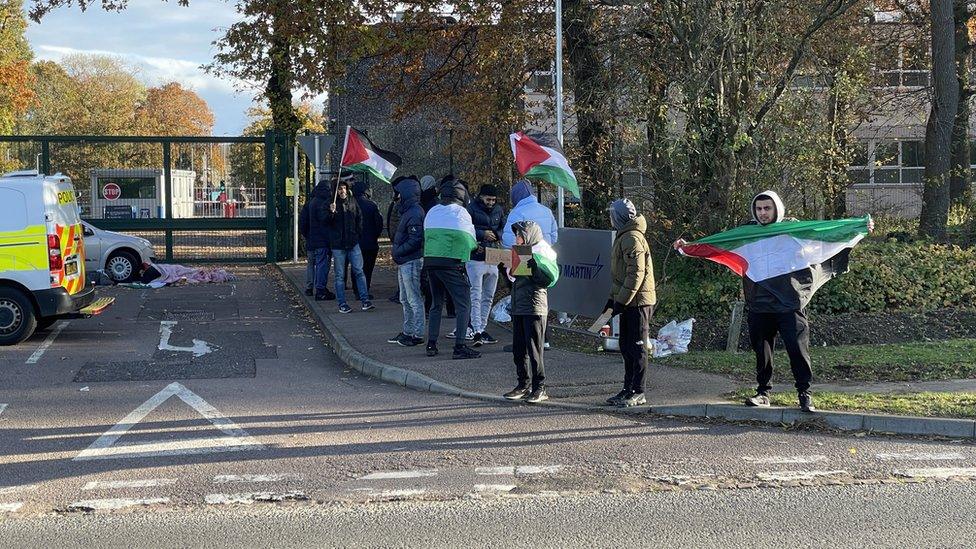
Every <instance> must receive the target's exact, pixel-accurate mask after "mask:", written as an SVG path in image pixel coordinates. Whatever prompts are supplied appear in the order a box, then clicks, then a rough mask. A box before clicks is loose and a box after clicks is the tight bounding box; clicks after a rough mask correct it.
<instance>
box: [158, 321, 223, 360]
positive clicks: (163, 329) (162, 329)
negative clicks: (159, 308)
mask: <svg viewBox="0 0 976 549" xmlns="http://www.w3.org/2000/svg"><path fill="white" fill-rule="evenodd" d="M173 326H176V321H175V320H163V321H160V323H159V350H160V351H177V352H183V353H193V356H194V357H195V358H199V357H201V356H203V355H205V354H208V353H212V352H214V351H216V350H217V349H218V348H219V347H217V346H216V345H213V344H210V343H207V342H206V341H201V340H199V339H194V340H193V347H177V346H175V345H170V344H169V338H170V337H172V335H173Z"/></svg>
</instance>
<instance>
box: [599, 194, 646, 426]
mask: <svg viewBox="0 0 976 549" xmlns="http://www.w3.org/2000/svg"><path fill="white" fill-rule="evenodd" d="M610 224H611V225H613V228H614V230H616V231H617V234H616V236H615V237H614V239H613V247H612V248H611V251H610V299H608V300H607V304H606V306H605V308H604V310H610V311H612V312H613V314H614V315H620V339H619V341H620V354H621V356H622V357H623V359H624V388H623V390H622V391H620V392H619V393H617V394H616V395H614V396H612V397H610V398H608V399H607V404H609V405H611V406H622V407H629V406H640V405H642V404H646V403H647V398H646V397H645V396H644V376H645V374H646V372H647V335H648V334H647V332H648V325H649V324H650V321H651V316H652V315H653V314H654V305H655V304H656V303H657V295H656V293H655V288H654V264H653V263H652V262H651V247H650V246H649V245H648V243H647V238H646V237H645V236H644V232H645V231H647V222H646V221H645V220H644V216H643V215H639V214H638V213H637V208H636V207H634V204H633V202H631V201H630V200H628V199H626V198H621V199H619V200H615V201H614V202H613V203H612V204H611V205H610Z"/></svg>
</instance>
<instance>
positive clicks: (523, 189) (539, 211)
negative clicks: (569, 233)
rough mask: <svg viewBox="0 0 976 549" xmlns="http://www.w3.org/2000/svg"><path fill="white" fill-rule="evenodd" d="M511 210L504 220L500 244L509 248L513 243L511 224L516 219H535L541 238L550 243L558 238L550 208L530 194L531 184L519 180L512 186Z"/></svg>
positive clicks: (557, 230)
mask: <svg viewBox="0 0 976 549" xmlns="http://www.w3.org/2000/svg"><path fill="white" fill-rule="evenodd" d="M511 198H512V205H513V206H512V211H510V212H508V218H507V219H506V220H505V230H504V231H503V233H502V246H504V247H506V248H511V247H512V246H514V245H515V234H514V233H512V225H513V224H514V223H516V222H518V221H535V222H536V224H538V225H539V229H541V230H542V238H543V239H545V241H546V242H548V243H549V244H550V245H551V244H555V243H556V241H557V240H559V225H558V224H557V223H556V218H555V217H554V216H553V215H552V210H550V209H549V208H547V207H545V206H543V205H542V204H539V201H538V200H536V198H535V195H533V194H532V185H530V184H529V182H528V181H526V180H524V179H523V180H521V181H519V182H518V183H516V184H515V185H514V186H513V187H512V195H511Z"/></svg>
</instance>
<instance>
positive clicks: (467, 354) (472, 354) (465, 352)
mask: <svg viewBox="0 0 976 549" xmlns="http://www.w3.org/2000/svg"><path fill="white" fill-rule="evenodd" d="M479 357H481V353H479V352H478V351H475V350H474V349H472V348H471V347H468V346H467V345H460V346H458V345H455V346H454V356H452V357H451V358H454V359H466V358H479Z"/></svg>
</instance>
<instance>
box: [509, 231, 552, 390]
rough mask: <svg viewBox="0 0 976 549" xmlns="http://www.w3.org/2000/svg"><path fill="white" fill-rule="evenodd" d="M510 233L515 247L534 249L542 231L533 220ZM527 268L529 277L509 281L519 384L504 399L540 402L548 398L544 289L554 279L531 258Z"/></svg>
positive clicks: (514, 353)
mask: <svg viewBox="0 0 976 549" xmlns="http://www.w3.org/2000/svg"><path fill="white" fill-rule="evenodd" d="M512 232H514V233H515V244H516V245H519V246H535V245H536V244H539V243H540V242H542V241H543V239H542V229H541V228H540V227H539V224H538V223H536V222H535V221H528V220H526V221H516V222H515V223H513V224H512ZM528 266H529V272H530V274H528V275H519V276H515V277H514V278H515V280H514V281H513V282H512V353H513V359H514V361H515V373H516V375H517V376H518V385H517V386H516V387H515V388H514V389H512V390H511V391H509V392H507V393H505V395H504V396H505V398H507V399H508V400H520V399H525V400H526V402H542V401H543V400H548V399H549V396H548V395H546V387H545V379H546V368H545V364H544V362H543V352H544V350H543V349H544V348H543V343H544V338H545V333H546V319H547V317H548V316H549V298H548V292H547V288H549V287H550V286H552V285H553V284H554V283H555V282H556V280H555V278H554V275H553V272H552V271H548V272H547V271H546V270H544V269H542V268H540V266H539V264H538V263H537V262H536V260H535V259H534V258H533V259H529V261H528ZM529 366H531V381H532V385H531V390H530V389H529V387H530V386H529V381H530V377H529V375H530V371H529Z"/></svg>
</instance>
